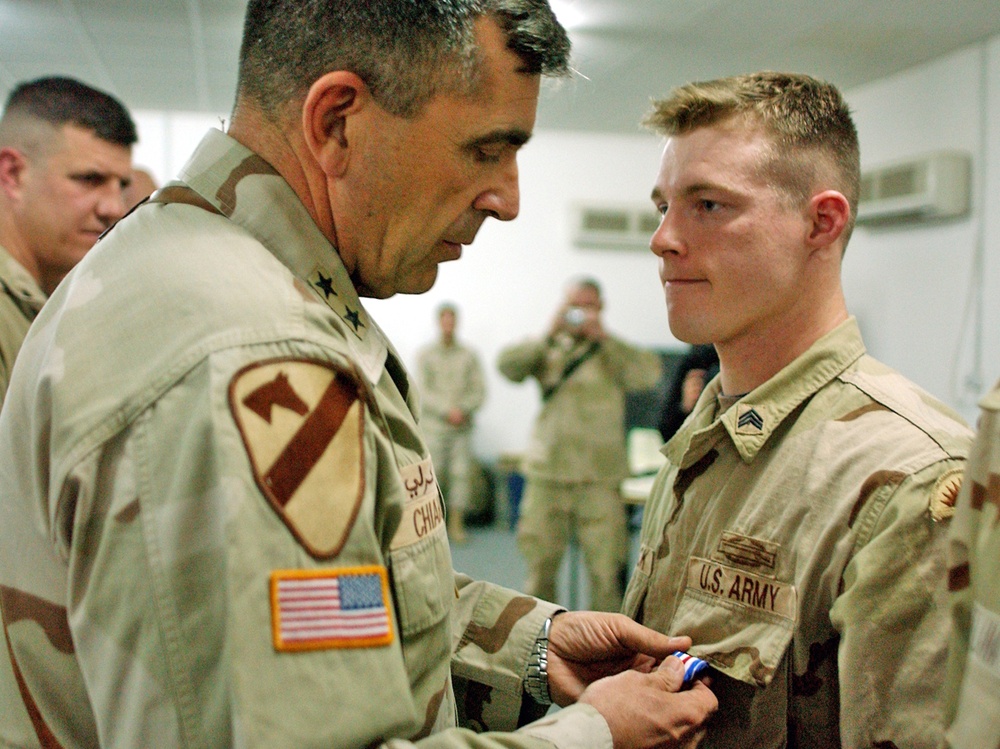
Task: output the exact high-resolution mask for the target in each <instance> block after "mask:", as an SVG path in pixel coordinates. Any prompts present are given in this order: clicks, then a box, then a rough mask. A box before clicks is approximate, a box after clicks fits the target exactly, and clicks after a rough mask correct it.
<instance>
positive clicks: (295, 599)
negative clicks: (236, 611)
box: [271, 566, 392, 651]
mask: <svg viewBox="0 0 1000 749" xmlns="http://www.w3.org/2000/svg"><path fill="white" fill-rule="evenodd" d="M388 601H389V578H388V575H387V574H386V570H385V567H379V566H371V567H349V568H344V569H323V570H275V571H274V572H272V573H271V626H272V629H273V636H274V649H275V650H285V651H287V650H320V649H325V648H361V647H369V646H372V645H388V644H389V643H390V642H392V624H391V622H390V620H389V605H388Z"/></svg>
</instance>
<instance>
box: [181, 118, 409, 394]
mask: <svg viewBox="0 0 1000 749" xmlns="http://www.w3.org/2000/svg"><path fill="white" fill-rule="evenodd" d="M180 179H181V180H182V181H183V182H184V183H185V184H187V185H188V186H189V187H190V188H192V189H193V190H194V191H195V192H197V193H198V194H199V195H201V196H202V197H203V198H204V199H205V200H207V201H208V202H209V203H211V204H212V205H213V206H214V207H215V208H216V209H217V210H219V211H220V212H221V213H222V214H224V215H225V216H227V217H229V219H230V220H232V222H233V223H235V224H237V225H238V226H240V227H241V228H243V229H244V230H246V231H247V232H249V233H250V234H251V235H252V236H253V237H254V238H255V239H256V240H257V241H259V242H260V243H261V244H263V245H264V246H265V247H266V248H267V249H268V250H269V251H270V252H271V254H272V255H274V256H275V257H276V258H277V259H278V260H279V261H280V262H281V263H282V264H283V265H284V266H285V267H287V268H288V269H289V270H290V271H291V272H292V273H293V274H294V275H295V276H296V277H297V278H299V279H300V280H301V281H303V282H305V284H306V285H308V286H309V288H310V289H311V290H312V291H313V292H314V293H315V294H316V295H317V296H318V297H319V298H320V299H321V300H322V301H323V302H324V303H325V304H326V305H327V306H328V307H330V309H332V310H333V311H334V312H335V313H336V314H337V316H338V317H340V319H341V321H342V322H343V323H344V325H343V327H344V328H345V329H346V330H347V331H348V335H347V336H346V338H347V340H348V343H349V344H350V345H351V347H352V348H353V349H354V352H355V354H356V355H357V357H358V362H359V363H360V365H361V368H362V369H363V370H364V372H365V374H366V375H367V376H368V378H369V379H370V380H371V381H372V382H373V383H377V382H378V380H379V377H380V376H381V372H382V369H383V367H384V365H385V361H386V357H387V354H388V350H389V345H388V341H387V340H386V338H385V336H384V334H383V333H382V331H381V330H380V329H379V328H378V327H377V326H376V325H375V323H374V321H373V320H372V319H371V318H370V317H369V316H368V313H367V311H366V310H365V308H364V307H363V306H362V304H361V300H360V298H359V297H358V292H357V290H356V289H355V288H354V284H353V283H351V279H350V276H348V274H347V269H346V268H345V267H344V264H343V262H342V261H341V259H340V255H339V254H338V253H337V248H336V247H334V246H333V244H331V243H330V241H329V240H328V239H327V238H326V237H325V236H324V235H323V233H322V232H321V231H320V230H319V227H317V226H316V223H315V222H314V221H313V219H312V217H311V216H310V215H309V212H308V211H307V210H306V208H305V206H304V205H303V204H302V201H301V200H299V198H298V196H297V195H296V194H295V191H294V190H292V188H291V187H290V186H289V184H288V183H287V182H286V181H285V180H284V179H283V178H282V177H281V176H280V175H279V174H278V173H277V172H276V171H275V170H274V168H273V167H272V166H271V165H270V164H268V163H267V162H266V161H264V159H262V158H261V157H260V156H258V155H257V154H255V153H254V152H253V151H251V150H249V149H247V148H246V147H244V146H243V145H241V144H240V143H238V142H237V141H235V140H233V139H232V138H230V137H229V136H228V135H226V134H225V133H223V132H222V131H220V130H210V131H209V132H208V133H207V134H206V135H205V137H204V138H203V139H202V141H201V143H200V144H199V146H198V148H197V150H196V151H195V152H194V154H193V155H192V156H191V159H190V160H189V161H188V163H187V164H186V165H185V166H184V169H183V170H182V171H181V175H180Z"/></svg>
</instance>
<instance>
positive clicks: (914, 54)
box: [0, 0, 1000, 133]
mask: <svg viewBox="0 0 1000 749" xmlns="http://www.w3.org/2000/svg"><path fill="white" fill-rule="evenodd" d="M377 1H378V0H372V2H377ZM562 2H563V5H564V6H566V10H564V11H562V13H563V17H565V18H567V19H569V18H570V16H571V15H573V16H580V17H582V19H583V20H582V24H581V25H580V26H577V27H574V28H573V29H572V31H571V36H572V38H573V41H574V57H575V61H574V67H575V69H576V70H577V71H578V73H579V75H577V76H576V77H575V78H574V79H573V80H571V81H569V82H563V83H561V84H559V85H558V86H556V87H552V86H547V87H546V90H545V93H544V96H543V101H542V105H541V108H540V111H539V119H538V126H539V127H541V128H547V129H570V130H591V131H606V132H628V133H633V132H637V125H636V123H637V121H638V120H639V119H640V118H641V117H642V115H643V114H644V112H645V111H646V109H647V107H648V102H649V99H650V97H651V96H662V95H664V94H666V93H667V92H668V91H669V90H670V89H671V88H672V87H673V86H676V85H679V84H681V83H684V82H685V81H689V80H696V79H698V80H704V79H707V78H715V77H718V76H721V75H729V74H734V73H740V72H749V71H753V70H760V69H765V68H769V69H784V70H794V71H800V72H808V73H811V74H813V75H817V76H819V77H822V78H826V79H827V80H830V81H832V82H834V83H836V84H838V85H839V86H840V87H841V88H845V89H846V88H851V87H853V86H857V85H859V84H862V83H865V82H867V81H871V80H875V79H878V78H881V77H884V76H886V75H890V74H892V73H894V72H897V71H900V70H903V69H905V68H908V67H911V66H913V65H916V64H919V63H921V62H924V61H926V60H930V59H933V58H935V57H938V56H940V55H943V54H946V53H947V52H950V51H952V50H954V49H958V48H960V47H963V46H966V45H969V44H972V43H974V42H977V41H980V40H982V39H985V38H987V37H990V36H993V35H997V34H1000V2H998V0H822V1H821V0H562ZM244 7H245V0H150V1H149V2H137V1H135V0H0V97H3V98H6V95H7V93H8V92H9V91H10V89H11V88H12V87H13V86H14V85H15V84H16V83H17V82H19V81H23V80H27V79H30V78H34V77H38V76H41V75H50V74H58V75H71V76H74V77H77V78H80V79H81V80H84V81H86V82H88V83H90V84H92V85H94V86H97V87H98V88H102V89H105V90H107V91H110V92H111V93H113V94H115V95H117V96H118V97H119V98H121V99H122V101H124V102H125V104H126V105H127V106H129V107H130V108H132V109H170V110H185V111H205V112H212V113H215V114H220V115H226V114H228V112H229V110H230V107H231V104H232V95H233V88H234V85H235V79H236V57H237V53H238V50H239V39H240V32H241V26H242V15H243V9H244Z"/></svg>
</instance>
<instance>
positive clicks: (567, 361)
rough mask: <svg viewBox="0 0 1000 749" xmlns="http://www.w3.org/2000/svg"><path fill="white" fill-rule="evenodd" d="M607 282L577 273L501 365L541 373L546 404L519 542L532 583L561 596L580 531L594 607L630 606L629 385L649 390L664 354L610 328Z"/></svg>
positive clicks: (530, 457) (511, 373)
mask: <svg viewBox="0 0 1000 749" xmlns="http://www.w3.org/2000/svg"><path fill="white" fill-rule="evenodd" d="M602 308H603V301H602V299H601V290H600V286H599V285H598V284H597V282H596V281H594V280H593V279H582V280H579V281H575V282H573V283H572V284H571V285H570V286H569V288H568V289H567V291H566V296H565V299H564V301H563V303H562V304H561V305H560V307H559V309H558V310H557V312H556V316H555V318H554V319H553V321H552V324H551V326H550V328H549V331H548V334H547V335H546V336H545V337H544V338H540V339H532V340H528V341H525V342H523V343H519V344H515V345H513V346H508V347H507V348H505V349H503V350H502V351H501V352H500V357H499V359H498V366H499V368H500V372H501V373H502V374H503V375H504V376H505V377H506V378H507V379H509V380H512V381H514V382H522V381H523V380H525V379H526V378H528V377H533V378H534V379H536V380H537V381H538V385H539V387H540V388H541V391H542V409H541V411H540V412H539V414H538V418H537V419H536V420H535V426H534V429H533V431H532V435H531V442H530V443H529V446H528V449H527V451H526V453H525V456H524V466H523V469H524V474H525V479H526V482H525V488H524V498H523V500H522V502H521V517H520V520H519V521H518V525H517V544H518V548H519V549H520V550H521V554H522V555H523V556H524V558H525V560H526V561H527V563H528V579H527V581H526V582H525V584H524V590H525V592H527V593H530V594H531V595H535V596H540V597H542V598H545V599H547V600H552V599H554V598H555V595H556V577H557V575H558V573H559V565H560V562H561V561H562V557H563V554H564V553H565V551H566V546H567V544H568V543H569V541H570V538H571V537H572V536H573V535H575V536H576V539H577V540H578V541H579V543H580V548H581V549H582V551H583V560H584V564H585V565H586V567H587V572H588V573H589V577H590V606H591V608H594V609H598V610H601V611H617V610H618V609H619V608H620V607H621V601H622V583H621V575H620V572H621V570H622V567H623V565H625V564H627V561H626V560H627V558H628V532H627V529H626V527H625V507H624V504H623V503H622V497H621V492H620V490H619V487H620V486H621V482H622V480H623V479H624V478H625V477H626V476H628V463H627V460H626V455H625V426H624V424H625V394H626V393H628V392H631V391H637V390H648V389H650V388H652V387H654V386H655V385H656V382H657V380H658V379H659V377H660V374H661V371H662V364H661V362H660V358H659V356H657V355H656V354H655V353H653V352H652V351H643V350H641V349H639V348H636V347H635V346H631V345H629V344H628V343H626V342H625V341H623V340H621V339H620V338H617V337H614V336H611V335H609V334H608V333H607V331H606V330H605V329H604V325H603V323H602V322H601V310H602Z"/></svg>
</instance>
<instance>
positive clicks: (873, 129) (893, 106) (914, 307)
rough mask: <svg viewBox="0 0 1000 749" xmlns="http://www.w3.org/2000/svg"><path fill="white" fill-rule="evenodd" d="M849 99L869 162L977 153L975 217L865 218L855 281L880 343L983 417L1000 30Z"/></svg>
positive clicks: (998, 180) (853, 291)
mask: <svg viewBox="0 0 1000 749" xmlns="http://www.w3.org/2000/svg"><path fill="white" fill-rule="evenodd" d="M847 98H848V101H849V102H850V104H851V106H852V108H853V109H854V115H855V120H856V122H857V125H858V132H859V135H860V138H861V154H862V168H863V169H864V168H867V167H870V166H873V165H878V164H879V163H880V162H886V161H892V160H895V159H899V158H904V157H909V156H913V155H917V154H921V153H925V152H927V151H932V150H938V149H950V148H955V149H962V150H965V151H968V152H969V153H971V154H972V157H973V172H974V174H973V208H972V214H971V215H970V216H968V217H965V218H961V219H957V220H952V221H946V222H941V223H936V224H916V225H909V226H905V227H899V228H891V229H889V228H881V229H871V228H865V227H860V228H859V229H858V230H857V231H856V232H855V235H854V238H853V239H852V240H851V244H850V246H849V247H848V250H847V256H846V258H845V261H844V283H845V290H846V293H847V301H848V305H849V307H850V308H851V309H852V311H853V312H854V313H855V314H856V315H857V316H858V319H859V320H860V322H861V325H862V329H863V331H864V333H865V338H866V341H867V343H868V347H869V349H870V350H871V352H872V353H873V354H874V355H875V356H877V357H878V358H880V359H882V360H883V361H885V362H886V363H888V364H890V365H891V366H893V367H896V368H897V369H899V370H901V371H902V372H903V373H904V374H906V375H907V376H908V377H910V378H911V379H913V380H915V381H916V382H918V383H919V384H921V385H922V386H923V387H925V388H927V389H928V390H929V391H931V392H932V393H933V394H934V395H936V396H938V397H940V398H942V399H943V400H945V401H946V402H948V403H950V404H951V405H953V406H955V407H956V408H958V409H959V410H960V411H961V412H962V413H963V414H964V415H965V416H966V418H968V419H970V420H974V419H975V415H976V408H975V402H976V400H977V399H978V396H979V395H980V394H981V393H982V392H983V390H984V389H986V388H988V387H989V386H990V385H992V384H993V383H994V382H995V381H996V380H997V378H998V377H1000V346H998V345H997V344H998V342H1000V202H998V199H997V195H998V193H1000V37H994V38H993V39H992V40H989V41H987V42H986V43H983V44H978V45H975V46H973V47H969V48H966V49H963V50H961V51H959V52H957V53H955V54H952V55H949V56H947V57H945V58H941V59H939V60H935V61H933V62H931V63H929V64H925V65H922V66H920V67H918V68H913V69H910V70H908V71H905V72H903V73H901V74H899V75H896V76H893V77H891V78H888V79H884V80H881V81H878V82H876V83H873V84H871V85H868V86H865V87H863V88H860V89H855V90H852V91H849V92H847ZM984 198H985V199H984ZM978 284H982V289H983V292H984V294H985V300H986V301H985V303H984V304H982V306H981V307H979V306H978V302H977V293H976V291H977V285H978ZM977 321H981V326H978V325H977ZM977 362H981V366H977Z"/></svg>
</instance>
